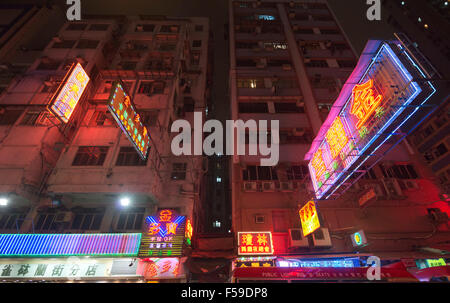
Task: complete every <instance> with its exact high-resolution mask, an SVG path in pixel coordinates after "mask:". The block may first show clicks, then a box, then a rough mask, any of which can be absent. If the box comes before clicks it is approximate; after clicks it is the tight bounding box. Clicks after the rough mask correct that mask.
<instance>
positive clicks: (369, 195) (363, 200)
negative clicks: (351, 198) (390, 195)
mask: <svg viewBox="0 0 450 303" xmlns="http://www.w3.org/2000/svg"><path fill="white" fill-rule="evenodd" d="M376 197H377V193H376V192H375V189H374V188H373V187H372V188H370V189H369V190H367V191H366V192H365V193H364V194H363V195H362V196H361V197H360V198H359V200H358V203H359V206H364V205H365V204H367V202H369V201H372V200H375V199H376Z"/></svg>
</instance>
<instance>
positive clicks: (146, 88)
mask: <svg viewBox="0 0 450 303" xmlns="http://www.w3.org/2000/svg"><path fill="white" fill-rule="evenodd" d="M151 91H152V82H151V81H141V83H140V85H139V90H138V93H139V94H150V92H151Z"/></svg>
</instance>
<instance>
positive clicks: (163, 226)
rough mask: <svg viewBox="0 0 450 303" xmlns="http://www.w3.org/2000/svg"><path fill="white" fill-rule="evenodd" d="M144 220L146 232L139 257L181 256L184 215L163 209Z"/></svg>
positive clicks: (184, 227)
mask: <svg viewBox="0 0 450 303" xmlns="http://www.w3.org/2000/svg"><path fill="white" fill-rule="evenodd" d="M145 221H146V224H147V232H146V233H144V235H143V237H142V241H141V247H140V249H139V257H152V256H153V257H155V256H158V257H161V256H164V257H170V256H172V257H173V256H181V254H182V249H183V242H184V238H185V234H186V230H185V229H186V217H185V216H179V215H177V214H176V213H175V212H174V211H173V210H170V209H164V210H161V211H160V212H159V213H158V215H157V216H149V217H147V218H146V220H145Z"/></svg>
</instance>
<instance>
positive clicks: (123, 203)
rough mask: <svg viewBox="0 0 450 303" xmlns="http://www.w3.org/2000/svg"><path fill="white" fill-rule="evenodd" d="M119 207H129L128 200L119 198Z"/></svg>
mask: <svg viewBox="0 0 450 303" xmlns="http://www.w3.org/2000/svg"><path fill="white" fill-rule="evenodd" d="M120 205H121V206H124V207H126V206H129V205H130V199H129V198H127V197H124V198H121V199H120Z"/></svg>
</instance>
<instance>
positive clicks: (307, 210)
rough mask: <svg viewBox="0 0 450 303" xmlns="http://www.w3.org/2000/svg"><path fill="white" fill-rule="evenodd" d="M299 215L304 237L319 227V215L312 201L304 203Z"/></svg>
mask: <svg viewBox="0 0 450 303" xmlns="http://www.w3.org/2000/svg"><path fill="white" fill-rule="evenodd" d="M299 215H300V221H301V223H302V230H303V236H304V237H306V236H307V235H309V234H311V233H312V232H314V231H315V230H316V229H318V228H319V227H320V222H319V216H318V214H317V209H316V204H315V203H314V201H309V202H308V203H306V205H305V206H303V207H302V208H301V209H300V211H299Z"/></svg>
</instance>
